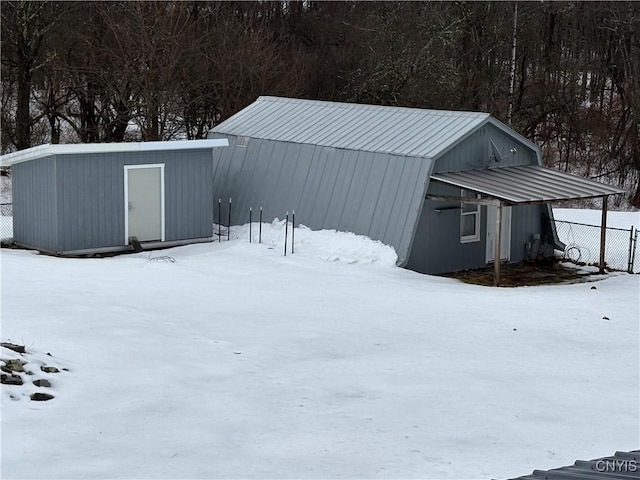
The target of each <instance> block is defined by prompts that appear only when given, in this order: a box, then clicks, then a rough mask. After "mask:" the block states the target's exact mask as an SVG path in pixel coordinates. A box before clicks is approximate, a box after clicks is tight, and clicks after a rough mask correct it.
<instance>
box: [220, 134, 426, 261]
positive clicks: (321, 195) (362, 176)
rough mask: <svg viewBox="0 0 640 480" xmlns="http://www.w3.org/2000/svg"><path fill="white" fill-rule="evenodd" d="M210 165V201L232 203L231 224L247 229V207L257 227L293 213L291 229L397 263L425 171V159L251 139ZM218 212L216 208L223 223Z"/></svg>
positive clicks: (418, 204)
mask: <svg viewBox="0 0 640 480" xmlns="http://www.w3.org/2000/svg"><path fill="white" fill-rule="evenodd" d="M216 137H218V138H225V137H224V136H223V137H219V136H218V135H216ZM230 140H231V138H230ZM230 144H231V145H234V144H235V142H232V141H230ZM214 164H215V172H216V173H215V175H216V176H219V178H214V180H213V184H214V195H215V198H223V199H226V198H228V197H233V198H234V202H235V199H236V198H237V199H238V203H239V205H238V208H237V209H236V206H235V205H234V207H233V208H234V210H233V212H234V213H233V218H232V222H231V223H232V224H234V225H235V224H243V223H246V222H247V221H248V209H249V206H251V207H253V208H254V210H255V209H257V208H258V207H260V206H263V207H264V218H263V221H265V222H269V221H272V220H273V219H274V218H275V217H278V218H280V219H282V218H283V217H284V215H285V213H286V212H287V211H289V213H291V211H292V210H295V212H296V222H297V223H302V224H304V225H306V226H308V227H309V228H312V229H315V230H319V229H337V230H346V231H350V232H354V233H356V234H361V235H367V236H369V237H371V238H373V239H376V240H381V241H382V242H384V243H386V244H388V245H392V246H393V247H395V248H396V251H397V253H398V257H399V263H402V262H403V260H404V259H405V258H406V256H407V254H408V250H409V247H410V244H411V240H412V237H413V230H414V226H415V223H416V220H417V216H418V214H419V211H420V208H421V206H422V199H423V198H424V195H425V188H426V183H427V181H428V175H429V170H430V167H431V162H430V160H428V159H419V158H414V157H402V156H395V155H388V154H380V153H370V152H362V151H354V150H344V149H336V148H331V147H323V146H313V145H300V144H295V143H287V142H274V141H269V140H261V139H256V138H250V139H249V143H248V146H247V147H238V146H230V147H229V148H226V149H219V151H216V152H215V153H214ZM223 203H224V200H223ZM226 211H227V210H226V206H223V212H224V213H223V219H224V220H225V221H226V217H225V213H226ZM255 218H256V217H254V219H255Z"/></svg>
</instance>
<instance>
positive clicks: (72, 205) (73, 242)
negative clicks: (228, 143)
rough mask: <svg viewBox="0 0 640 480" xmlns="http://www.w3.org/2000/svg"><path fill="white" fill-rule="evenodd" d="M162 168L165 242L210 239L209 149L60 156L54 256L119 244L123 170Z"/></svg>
mask: <svg viewBox="0 0 640 480" xmlns="http://www.w3.org/2000/svg"><path fill="white" fill-rule="evenodd" d="M153 163H163V164H164V165H165V239H166V240H167V241H173V240H185V239H191V238H205V237H210V236H211V235H212V225H211V219H212V216H213V204H212V202H211V198H212V196H213V194H212V191H213V188H212V185H211V176H212V160H211V150H188V151H179V150H176V151H173V150H171V151H159V152H114V153H96V154H82V155H80V154H78V155H60V156H59V158H58V185H59V190H58V205H59V210H60V221H61V226H60V235H61V238H60V244H59V246H58V249H57V251H61V252H65V251H72V250H85V249H93V248H104V247H115V246H120V245H123V244H124V243H125V239H124V166H125V165H142V164H153Z"/></svg>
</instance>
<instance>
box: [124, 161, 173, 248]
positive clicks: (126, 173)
mask: <svg viewBox="0 0 640 480" xmlns="http://www.w3.org/2000/svg"><path fill="white" fill-rule="evenodd" d="M139 168H159V169H160V241H161V242H164V241H165V236H164V163H146V164H143V165H125V166H124V244H125V245H129V170H135V169H139Z"/></svg>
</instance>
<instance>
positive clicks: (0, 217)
mask: <svg viewBox="0 0 640 480" xmlns="http://www.w3.org/2000/svg"><path fill="white" fill-rule="evenodd" d="M12 206H13V205H12V204H10V203H0V241H2V243H5V242H11V239H12V238H13V216H12V215H13V211H12Z"/></svg>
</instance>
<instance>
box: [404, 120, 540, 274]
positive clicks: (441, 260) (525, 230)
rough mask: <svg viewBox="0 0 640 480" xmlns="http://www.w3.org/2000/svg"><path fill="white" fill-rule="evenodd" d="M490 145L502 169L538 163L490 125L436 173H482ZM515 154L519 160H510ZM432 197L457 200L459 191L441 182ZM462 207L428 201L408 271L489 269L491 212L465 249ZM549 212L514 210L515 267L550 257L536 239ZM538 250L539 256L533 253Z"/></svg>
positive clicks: (535, 207)
mask: <svg viewBox="0 0 640 480" xmlns="http://www.w3.org/2000/svg"><path fill="white" fill-rule="evenodd" d="M489 140H493V142H494V143H495V144H496V146H497V147H498V149H499V150H500V153H501V154H502V156H503V157H506V158H503V159H502V161H501V162H500V163H499V164H496V163H492V164H491V165H492V166H493V167H495V166H497V165H499V166H500V167H504V166H515V165H529V164H534V165H536V164H537V163H538V159H537V154H536V151H535V150H533V149H532V148H531V147H530V146H529V145H527V144H526V143H524V142H521V141H520V140H519V139H518V138H517V137H513V136H511V135H508V134H507V133H506V132H504V131H503V130H502V129H499V128H497V127H496V126H494V125H492V124H490V123H487V124H485V125H483V126H482V127H481V128H479V129H478V130H477V131H475V132H473V133H472V134H471V135H469V136H468V137H466V138H465V140H464V141H463V142H461V143H460V144H458V145H456V146H455V147H453V148H452V149H451V150H449V151H447V152H446V153H444V154H443V155H442V156H441V157H439V158H438V159H437V160H436V161H435V163H434V171H433V173H441V172H455V171H463V170H472V169H481V168H483V167H486V166H487V165H488V159H489V155H490V148H489ZM514 147H515V148H516V150H517V153H516V154H515V155H512V154H510V150H511V149H512V148H514ZM429 193H430V194H440V195H452V196H458V195H459V194H460V190H459V189H457V188H455V187H452V186H448V185H444V184H442V183H439V182H431V183H430V184H429ZM459 207H460V204H458V203H451V202H440V201H432V200H425V201H424V205H423V208H422V213H421V215H420V218H419V221H418V226H417V228H416V235H415V239H414V242H413V246H412V248H411V254H410V256H409V260H408V262H407V268H410V269H412V270H415V271H418V272H422V273H442V272H451V271H457V270H465V269H470V268H480V267H483V266H485V265H486V238H487V208H486V207H482V208H481V209H480V212H481V213H480V227H481V230H480V240H479V241H478V242H471V243H460V208H459ZM546 208H547V207H546V206H541V205H523V206H514V207H512V210H511V249H510V250H511V251H510V261H511V262H518V261H522V260H526V259H527V258H530V256H531V255H535V254H536V252H537V251H540V252H541V253H542V252H545V251H546V252H547V253H548V251H549V248H548V245H544V244H537V243H536V242H535V241H534V239H533V237H534V235H536V234H539V235H540V236H541V240H544V238H543V235H542V234H543V231H542V230H543V228H542V221H543V220H542V218H543V212H544V211H546ZM534 247H538V248H537V249H536V251H532V249H534Z"/></svg>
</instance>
